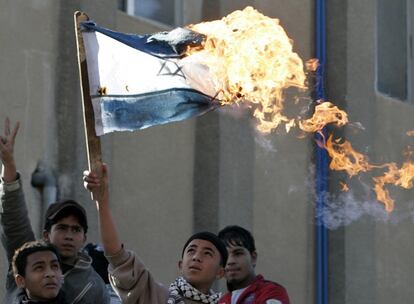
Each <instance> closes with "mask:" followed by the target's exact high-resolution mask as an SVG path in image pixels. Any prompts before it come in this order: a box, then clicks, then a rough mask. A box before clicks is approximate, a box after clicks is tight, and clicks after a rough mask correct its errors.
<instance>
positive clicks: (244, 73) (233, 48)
mask: <svg viewBox="0 0 414 304" xmlns="http://www.w3.org/2000/svg"><path fill="white" fill-rule="evenodd" d="M189 28H190V29H191V30H193V31H196V32H199V33H202V34H204V35H206V37H207V38H206V40H205V42H204V44H203V46H202V47H201V48H190V49H189V50H188V51H187V54H188V55H192V56H197V61H199V62H200V63H202V64H205V65H206V66H208V67H209V69H210V73H211V74H212V75H213V78H214V79H215V81H214V83H215V86H216V91H217V92H219V95H218V96H217V98H218V99H219V100H221V102H222V103H223V104H228V103H234V102H235V103H239V102H241V101H243V102H247V103H248V104H249V106H250V107H252V108H253V109H254V114H253V115H254V116H255V117H256V118H257V119H258V121H259V126H258V129H259V131H261V132H265V133H269V132H271V131H272V130H273V129H275V128H277V127H278V126H279V125H280V124H282V123H286V124H288V125H289V127H287V129H289V128H290V127H291V126H292V124H293V123H292V119H289V118H287V117H286V116H285V115H283V114H282V113H281V112H282V110H283V99H284V98H283V97H284V96H283V95H284V94H283V93H284V90H285V89H286V88H288V87H296V88H300V89H305V88H306V86H305V79H306V77H305V73H304V69H303V62H302V59H301V58H300V57H299V56H298V54H296V53H295V52H293V47H292V41H291V40H290V39H289V37H288V36H287V34H286V32H285V30H284V29H283V28H282V27H281V26H280V24H279V20H278V19H272V18H269V17H266V16H264V15H263V14H261V13H259V12H258V11H257V10H255V9H253V8H252V7H246V8H245V9H244V10H242V11H235V12H233V13H231V14H230V15H228V16H227V17H224V18H223V19H221V20H217V21H211V22H204V23H199V24H196V25H191V26H189Z"/></svg>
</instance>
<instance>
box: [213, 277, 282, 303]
mask: <svg viewBox="0 0 414 304" xmlns="http://www.w3.org/2000/svg"><path fill="white" fill-rule="evenodd" d="M270 299H275V300H279V301H280V302H282V304H289V303H290V302H289V296H288V294H287V292H286V289H285V288H284V287H283V286H282V285H279V284H277V283H275V282H271V281H266V280H265V279H264V278H263V276H261V275H258V276H256V278H255V279H254V281H253V283H251V284H250V285H249V286H248V287H247V288H246V290H244V291H243V293H242V294H241V295H240V297H239V299H238V301H237V304H264V303H266V301H267V300H270ZM219 304H231V292H228V293H226V294H225V295H224V296H222V297H221V299H220V300H219Z"/></svg>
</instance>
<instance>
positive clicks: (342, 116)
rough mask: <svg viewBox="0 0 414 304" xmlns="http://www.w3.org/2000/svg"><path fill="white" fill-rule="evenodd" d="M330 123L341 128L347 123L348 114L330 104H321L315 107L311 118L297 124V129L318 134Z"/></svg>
mask: <svg viewBox="0 0 414 304" xmlns="http://www.w3.org/2000/svg"><path fill="white" fill-rule="evenodd" d="M330 123H334V124H336V125H337V126H338V127H342V126H344V125H346V124H347V123H348V114H346V112H345V111H342V110H340V109H338V107H337V106H334V105H333V104H332V103H330V102H323V103H321V104H319V105H317V106H316V108H315V112H314V114H313V116H312V118H310V119H307V120H304V121H300V122H299V127H300V128H301V129H302V130H303V131H305V132H319V131H321V130H322V129H323V128H324V127H325V126H326V125H327V124H330Z"/></svg>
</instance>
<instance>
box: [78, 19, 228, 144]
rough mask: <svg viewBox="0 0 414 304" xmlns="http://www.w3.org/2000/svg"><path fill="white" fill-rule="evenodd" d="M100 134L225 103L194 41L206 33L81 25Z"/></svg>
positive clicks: (174, 118) (191, 114)
mask: <svg viewBox="0 0 414 304" xmlns="http://www.w3.org/2000/svg"><path fill="white" fill-rule="evenodd" d="M81 29H82V37H83V42H84V47H85V56H86V62H87V68H88V77H89V89H90V93H91V98H92V104H93V109H94V114H95V130H96V134H97V135H98V136H101V135H103V134H107V133H110V132H113V131H134V130H139V129H144V128H147V127H150V126H154V125H159V124H165V123H169V122H176V121H181V120H184V119H188V118H190V117H194V116H198V115H202V114H204V113H206V112H208V111H211V110H213V109H216V108H217V107H219V106H220V104H219V102H218V100H216V99H215V96H217V92H216V89H215V87H217V86H216V85H215V80H214V79H213V78H212V77H211V75H210V73H209V69H208V67H207V66H205V65H203V64H201V63H199V62H197V60H196V57H197V56H187V57H183V56H182V55H183V52H184V51H185V50H186V48H187V46H188V45H200V44H201V43H202V41H203V39H204V38H205V37H203V36H202V35H200V34H197V33H194V32H192V31H190V30H187V29H183V28H177V29H175V30H173V31H171V32H162V33H157V34H154V35H144V36H140V35H135V34H125V33H119V32H114V31H111V30H108V29H105V28H102V27H99V26H97V25H96V24H95V23H93V22H90V21H88V22H83V23H82V24H81Z"/></svg>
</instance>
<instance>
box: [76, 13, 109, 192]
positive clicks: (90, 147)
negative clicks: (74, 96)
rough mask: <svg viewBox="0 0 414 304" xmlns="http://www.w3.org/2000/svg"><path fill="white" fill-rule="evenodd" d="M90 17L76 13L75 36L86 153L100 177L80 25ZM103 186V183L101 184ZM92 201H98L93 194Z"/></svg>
mask: <svg viewBox="0 0 414 304" xmlns="http://www.w3.org/2000/svg"><path fill="white" fill-rule="evenodd" d="M88 20H89V17H88V15H87V14H85V13H83V12H79V11H77V12H75V14H74V22H75V34H76V45H77V53H78V67H79V80H80V88H81V95H82V108H83V122H84V127H85V139H86V151H87V156H88V167H89V171H93V172H95V173H96V174H97V175H98V176H99V177H101V176H102V152H101V141H100V139H99V137H98V136H97V135H96V132H95V118H94V113H93V107H92V98H91V94H90V90H89V78H88V66H87V64H86V55H85V47H84V44H83V38H82V34H81V26H80V23H81V22H83V21H88ZM101 185H102V183H101ZM102 190H103V187H102V186H101V189H100V191H99V192H98V193H99V194H102ZM92 199H97V198H96V197H94V195H93V194H92Z"/></svg>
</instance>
